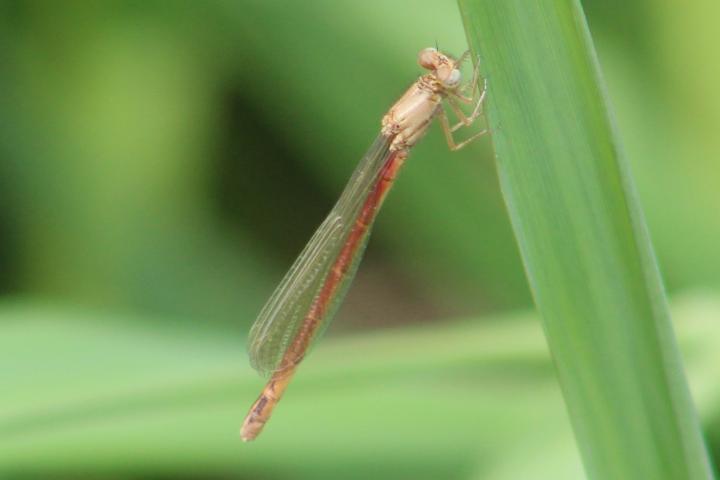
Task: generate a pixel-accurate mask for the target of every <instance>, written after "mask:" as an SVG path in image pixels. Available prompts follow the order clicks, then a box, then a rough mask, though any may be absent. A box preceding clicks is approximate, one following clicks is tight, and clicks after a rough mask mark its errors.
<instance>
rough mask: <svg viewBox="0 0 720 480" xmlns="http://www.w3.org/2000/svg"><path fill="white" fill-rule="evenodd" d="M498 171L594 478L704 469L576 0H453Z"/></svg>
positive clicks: (696, 474) (693, 473)
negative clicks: (475, 62)
mask: <svg viewBox="0 0 720 480" xmlns="http://www.w3.org/2000/svg"><path fill="white" fill-rule="evenodd" d="M460 7H461V11H462V13H463V17H464V20H465V23H466V30H467V33H468V37H469V39H470V43H471V46H472V47H473V50H474V51H476V52H480V53H481V56H480V58H481V68H482V70H483V72H484V73H486V74H487V76H488V83H489V96H488V102H487V118H488V122H489V124H490V128H491V130H492V132H493V134H492V138H493V144H494V147H495V152H496V157H497V165H498V173H499V176H500V182H501V186H502V190H503V195H504V197H505V201H506V204H507V206H508V210H509V213H510V217H511V221H512V224H513V229H514V230H515V235H516V238H517V241H518V244H519V247H520V250H521V253H522V257H523V261H524V264H525V268H526V271H527V276H528V280H529V282H530V285H531V289H532V291H533V295H534V298H535V303H536V305H537V307H538V310H539V311H540V313H541V314H542V318H543V327H544V330H545V333H546V336H547V339H548V344H549V346H550V348H551V351H552V354H553V358H554V361H555V364H556V368H557V371H558V375H559V380H560V384H561V387H562V389H563V393H564V397H565V400H566V403H567V406H568V410H569V413H570V417H571V420H572V423H573V427H574V430H575V435H576V437H577V440H578V444H579V448H580V450H581V453H582V456H583V460H584V463H585V467H586V471H587V473H588V475H589V476H590V477H591V478H654V479H664V478H667V479H671V478H673V479H675V478H693V479H694V478H697V479H700V478H712V474H711V473H710V466H709V462H708V459H707V454H706V451H705V447H704V444H703V441H702V436H701V434H700V430H699V426H698V422H697V419H696V415H695V412H694V407H693V405H692V401H691V399H690V396H689V393H688V389H687V385H686V380H685V377H684V373H683V369H682V362H681V360H680V356H679V353H678V350H677V347H676V345H675V340H674V335H673V332H672V327H671V323H670V317H669V314H668V311H667V306H666V300H665V295H664V292H663V289H662V284H661V280H660V275H659V273H658V270H657V266H656V263H655V258H654V254H653V252H652V248H651V245H650V242H649V237H648V234H647V232H646V229H645V224H644V219H643V217H642V214H641V211H640V208H639V204H638V201H637V199H636V195H635V193H634V187H633V186H632V182H631V179H630V174H629V170H628V168H627V166H626V165H625V159H624V158H623V152H622V148H621V147H620V142H619V140H618V135H617V133H616V132H615V129H614V127H613V124H612V121H611V118H610V114H609V109H608V107H607V101H606V99H605V95H604V92H603V91H602V87H601V85H602V83H601V81H600V74H599V68H598V65H597V60H596V58H595V53H594V49H593V46H592V42H591V40H590V36H589V33H588V30H587V26H586V23H585V19H584V16H583V13H582V10H581V7H580V6H579V4H578V3H577V2H526V1H520V0H512V1H504V2H494V1H490V0H460Z"/></svg>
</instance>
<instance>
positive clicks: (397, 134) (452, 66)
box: [240, 49, 486, 441]
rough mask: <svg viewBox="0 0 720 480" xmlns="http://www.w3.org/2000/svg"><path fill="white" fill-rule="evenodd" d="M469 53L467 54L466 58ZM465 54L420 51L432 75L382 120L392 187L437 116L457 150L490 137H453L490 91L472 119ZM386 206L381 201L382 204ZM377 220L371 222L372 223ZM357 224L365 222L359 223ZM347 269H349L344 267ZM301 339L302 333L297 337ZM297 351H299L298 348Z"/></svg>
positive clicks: (264, 412) (244, 433)
mask: <svg viewBox="0 0 720 480" xmlns="http://www.w3.org/2000/svg"><path fill="white" fill-rule="evenodd" d="M466 55H467V54H466ZM466 55H463V57H461V58H460V59H459V60H457V61H456V60H453V59H451V58H449V57H447V56H446V55H443V54H442V53H440V52H438V51H437V50H435V49H425V50H423V51H421V52H420V55H419V58H418V61H419V63H420V65H421V66H422V67H423V68H426V69H428V70H430V71H431V73H429V74H427V75H423V76H421V77H420V78H419V79H418V81H417V82H415V83H414V84H413V85H412V86H411V87H410V88H409V89H408V90H407V91H406V92H405V93H404V94H403V96H402V97H400V99H399V100H398V101H397V102H395V104H394V105H393V106H392V107H391V108H390V110H389V111H388V113H387V114H386V115H385V116H384V117H383V119H382V131H381V134H382V135H383V136H385V137H386V138H388V139H392V140H391V141H390V145H389V150H390V151H391V152H394V154H393V155H392V156H391V157H392V158H393V159H394V168H393V170H391V171H389V172H387V173H386V176H385V177H383V178H381V179H380V182H384V183H387V184H388V186H386V188H389V184H391V183H392V181H393V179H394V175H395V173H396V171H397V169H399V168H400V166H401V165H402V163H403V161H404V159H405V158H406V157H407V155H408V154H409V150H410V148H412V147H413V145H415V144H416V143H417V142H418V141H419V140H420V139H421V138H422V136H423V135H424V134H425V133H426V132H427V129H428V127H429V126H430V123H431V122H432V120H433V118H435V117H436V116H437V117H439V119H440V125H441V126H442V128H443V131H444V132H445V138H446V140H447V143H448V146H449V147H450V149H451V150H458V149H460V148H462V147H464V146H465V145H467V144H468V143H470V142H471V141H473V140H475V139H476V138H478V137H479V136H481V135H483V134H484V133H486V130H482V131H480V132H477V133H475V134H474V135H472V136H471V137H469V138H468V139H466V140H464V141H462V142H460V143H456V142H455V139H454V138H453V132H455V131H456V130H458V129H459V128H461V127H462V126H469V125H471V124H472V123H473V122H474V121H475V119H476V118H477V117H478V116H479V115H480V112H481V107H482V102H483V99H484V97H485V88H483V90H482V92H481V93H480V95H479V98H478V99H477V103H476V104H475V105H474V107H473V111H472V113H471V114H470V115H465V114H464V113H463V111H462V110H461V109H460V107H459V106H458V104H457V101H461V102H463V103H467V104H472V103H473V101H474V99H473V98H470V97H466V96H464V95H463V94H462V92H463V91H464V90H466V89H467V88H470V91H471V92H475V91H476V89H477V83H478V69H477V66H476V68H475V71H474V74H473V79H472V81H471V82H470V83H469V84H467V85H465V86H462V87H461V86H460V85H459V83H460V71H459V70H458V66H459V64H460V63H461V62H462V61H463V59H464V58H465V57H466ZM443 100H446V101H447V103H448V104H449V106H450V108H451V109H452V110H453V112H454V113H455V115H456V116H457V118H458V119H459V122H458V123H457V124H456V125H453V126H450V123H449V121H448V117H447V114H446V112H445V110H444V109H443V103H442V101H443ZM379 202H382V200H379ZM371 221H372V220H370V222H371ZM358 222H360V221H359V220H358ZM368 227H369V225H368V224H364V223H362V222H360V223H358V224H357V228H358V229H361V230H366V229H367V228H368ZM342 266H343V268H346V265H345V264H343V265H342ZM331 273H332V275H334V276H335V277H338V278H339V277H341V276H343V275H344V274H345V272H344V271H340V270H338V271H335V270H333V271H332V272H331ZM306 321H307V322H308V323H307V325H308V327H307V328H303V329H301V330H300V331H301V332H303V333H302V335H303V338H300V337H298V338H296V340H298V341H296V342H293V347H290V350H288V351H286V352H285V356H284V360H285V361H283V362H282V366H283V367H282V368H279V369H277V370H275V371H274V372H273V373H272V376H271V378H270V379H269V381H268V383H267V384H266V386H265V388H264V389H263V391H262V392H261V394H260V396H259V397H258V399H257V400H256V401H255V403H254V404H253V406H252V407H251V408H250V411H249V412H248V415H247V417H245V421H244V422H243V425H242V429H241V431H240V436H241V437H242V439H243V440H245V441H249V440H253V439H254V438H255V437H256V436H257V435H259V434H260V432H261V431H262V429H263V427H264V426H265V423H266V422H267V421H268V419H269V418H270V415H271V414H272V411H273V409H274V408H275V405H277V403H278V402H279V401H280V398H281V397H282V395H283V393H284V392H285V389H286V388H287V386H288V384H289V383H290V380H291V379H292V377H293V375H294V373H295V370H296V369H297V366H298V364H299V363H300V361H301V360H302V359H303V358H304V356H305V352H306V349H307V346H308V343H309V342H307V341H305V340H306V339H310V338H312V336H313V333H314V332H313V331H312V329H313V328H315V326H314V325H316V324H317V319H316V318H314V314H313V313H309V314H308V316H307V318H306ZM298 335H301V334H298ZM293 348H294V349H293Z"/></svg>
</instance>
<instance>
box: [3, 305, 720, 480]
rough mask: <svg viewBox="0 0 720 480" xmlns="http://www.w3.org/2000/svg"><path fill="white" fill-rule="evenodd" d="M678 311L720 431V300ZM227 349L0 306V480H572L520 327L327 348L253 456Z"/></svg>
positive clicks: (552, 403)
mask: <svg viewBox="0 0 720 480" xmlns="http://www.w3.org/2000/svg"><path fill="white" fill-rule="evenodd" d="M675 310H676V311H675V313H676V319H677V321H678V330H679V337H680V340H681V345H682V346H683V350H684V353H685V356H686V359H687V366H688V372H689V374H690V380H691V384H692V386H693V390H694V392H695V395H696V400H697V401H698V404H699V406H700V411H701V414H702V416H703V418H704V419H706V420H708V421H710V422H711V421H712V420H713V418H715V419H717V418H719V417H720V410H718V405H720V388H719V384H718V382H717V381H716V379H717V376H718V374H720V370H719V369H720V357H719V355H720V350H718V349H717V348H716V346H717V344H718V342H720V324H718V323H717V321H716V319H717V318H718V316H719V315H720V301H719V300H718V299H717V298H713V297H708V296H702V295H700V296H692V297H686V298H684V299H682V300H681V301H680V302H678V305H677V308H676V309H675ZM237 340H238V339H237V338H233V337H232V336H227V335H225V334H223V332H220V331H217V330H216V329H211V328H208V327H207V326H203V325H199V324H196V323H186V324H183V325H175V326H174V327H170V326H168V325H167V324H166V323H165V324H164V322H152V319H149V318H137V317H128V316H118V315H111V316H108V315H99V314H94V313H92V312H89V311H82V310H77V309H76V310H69V309H59V308H57V307H53V306H49V305H45V306H43V305H32V304H7V303H6V304H4V305H2V307H1V308H0V352H2V354H0V355H2V356H1V357H0V359H1V360H2V362H3V364H5V365H6V364H7V360H8V359H12V360H13V361H14V362H16V363H15V364H14V365H13V366H14V368H13V370H12V371H10V372H8V371H7V370H3V373H2V378H0V379H1V380H2V383H3V385H4V387H5V389H4V394H3V397H2V400H1V401H0V476H2V477H3V478H101V477H110V478H367V477H368V476H369V475H371V476H372V477H373V478H378V479H384V478H387V479H395V478H416V479H425V478H427V479H437V478H484V479H517V478H529V477H531V478H533V479H538V480H541V479H553V480H558V479H577V478H580V476H581V475H582V473H581V472H582V470H581V466H580V463H579V459H578V456H577V452H576V449H575V446H574V442H573V438H572V434H571V431H570V426H569V422H568V420H567V418H566V412H565V409H564V405H563V402H562V399H561V397H560V391H559V389H558V387H557V384H556V381H555V377H554V373H553V369H552V366H551V363H550V359H549V357H548V353H547V350H546V347H545V341H544V338H543V335H542V332H541V331H540V324H539V322H538V320H537V318H535V317H534V316H531V315H527V314H521V315H518V314H515V315H511V316H508V315H505V316H502V317H492V318H485V319H478V318H472V319H470V318H469V319H466V320H461V321H454V322H449V323H447V324H444V325H432V326H431V325H426V326H413V327H404V328H402V329H395V330H388V331H386V332H383V333H381V334H379V333H365V334H356V335H352V336H346V337H345V338H338V339H335V340H329V341H327V342H324V343H323V344H322V345H321V346H319V347H318V349H317V351H316V352H315V355H313V356H312V357H311V358H309V359H308V360H307V364H306V365H305V368H304V369H303V370H302V371H301V372H300V373H299V374H298V378H297V380H296V381H295V382H294V383H293V385H292V386H291V387H290V393H289V397H288V399H287V401H286V402H285V403H284V404H283V405H282V408H280V409H278V412H277V414H276V416H275V418H273V421H272V422H271V424H269V425H268V427H267V431H266V432H265V433H264V434H263V438H261V439H259V440H258V441H257V442H255V443H252V444H242V443H240V442H239V440H238V438H237V434H238V430H237V429H238V426H239V420H240V419H241V418H242V415H243V414H244V413H245V408H246V407H247V405H246V404H248V403H249V402H250V401H251V400H252V399H253V398H255V395H256V394H257V389H258V388H259V386H260V384H261V381H260V379H258V378H257V377H256V375H255V374H254V372H253V371H252V370H251V369H250V368H249V367H248V366H247V364H246V362H244V361H242V359H241V358H239V355H238V348H237ZM37 352H43V353H42V354H40V355H38V354H37ZM290 396H291V397H292V401H289V400H290ZM718 447H720V445H717V444H716V445H715V448H716V451H717V449H718ZM718 453H720V452H718Z"/></svg>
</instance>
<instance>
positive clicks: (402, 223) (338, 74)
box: [0, 0, 720, 479]
mask: <svg viewBox="0 0 720 480" xmlns="http://www.w3.org/2000/svg"><path fill="white" fill-rule="evenodd" d="M583 5H584V7H585V9H586V13H587V15H588V21H589V23H590V28H591V31H592V33H593V36H594V39H595V42H596V46H597V48H598V51H599V55H600V62H601V65H602V67H603V70H604V74H605V77H606V81H607V86H608V90H609V94H610V98H611V99H612V102H613V105H614V107H615V113H616V117H617V118H616V120H617V123H618V124H619V127H620V132H621V134H622V137H623V139H624V142H625V147H626V149H627V152H628V157H629V159H630V161H631V164H632V170H633V173H634V175H635V180H636V183H637V186H638V190H639V192H640V197H641V200H642V204H643V207H644V210H645V214H646V217H647V220H648V223H649V226H650V230H651V232H652V236H653V242H654V245H655V248H656V252H657V255H658V257H659V261H660V265H661V268H662V270H663V273H664V276H665V280H666V285H667V287H668V290H669V293H670V295H671V299H672V301H673V305H674V308H673V309H674V312H675V322H676V327H677V330H678V333H679V336H680V339H681V346H682V347H683V352H684V354H685V356H686V359H687V362H688V369H689V374H690V381H691V388H692V390H693V393H694V394H695V397H696V401H697V403H698V407H699V410H700V414H701V418H702V421H703V425H704V427H705V430H706V434H707V437H708V440H709V442H710V449H711V450H712V452H713V455H714V456H715V457H716V458H717V457H718V456H719V455H720V382H718V381H717V379H718V374H720V371H719V370H720V369H719V368H718V366H720V358H718V357H719V356H720V353H718V350H720V349H719V348H718V347H717V345H719V344H720V343H719V342H720V322H718V320H720V295H718V287H720V248H718V245H720V188H719V187H718V186H719V185H720V162H718V152H720V136H718V135H717V127H718V125H719V124H720V90H718V88H717V78H718V77H719V76H720V55H719V53H720V52H719V49H718V45H720V31H719V30H718V29H717V28H716V25H717V24H718V22H719V21H720V4H718V3H717V2H715V1H711V0H698V1H696V2H691V3H689V4H680V3H675V4H673V3H672V2H663V1H660V0H643V1H639V2H633V3H632V4H626V2H621V1H620V0H610V1H604V2H601V1H599V0H590V1H585V2H583ZM435 44H438V45H439V47H440V48H441V49H443V50H447V51H449V52H454V53H456V54H459V53H461V52H462V51H463V50H464V49H465V48H466V42H465V39H464V32H463V30H462V23H461V20H460V17H459V13H458V10H457V6H456V4H455V2H454V1H449V0H443V1H438V0H434V1H429V0H428V1H419V2H418V1H415V2H411V1H405V0H397V1H392V2H383V1H381V0H369V1H365V2H354V1H332V0H316V1H312V2H290V1H282V2H281V1H268V2H264V1H259V0H258V1H247V0H240V1H224V0H223V1H202V2H192V1H144V2H139V1H130V0H126V1H104V2H93V1H64V2H51V1H49V0H48V1H8V0H6V1H2V2H0V246H1V248H0V266H1V267H2V268H0V294H1V295H2V297H1V298H0V392H1V394H0V477H1V478H180V479H182V478H278V479H280V478H368V477H369V476H371V475H372V476H373V477H377V478H493V479H495V478H498V479H501V478H508V479H510V478H528V475H531V476H532V478H554V479H556V478H578V476H579V475H581V473H580V472H581V467H580V463H579V459H578V456H577V453H576V451H575V447H574V446H573V442H572V435H571V433H570V430H569V425H568V422H567V420H566V416H565V413H564V406H563V403H562V399H561V397H560V394H559V391H558V389H557V387H556V385H555V383H554V380H553V371H552V367H551V364H550V361H549V359H548V356H547V353H546V350H545V348H544V344H543V338H542V334H541V332H540V327H539V324H538V322H537V319H535V318H533V316H532V314H531V313H530V311H531V299H530V296H529V292H528V289H527V286H526V282H525V278H524V273H523V270H522V265H521V262H520V260H519V256H518V253H517V249H516V245H515V242H514V240H513V237H512V232H511V229H510V226H509V223H508V220H507V217H506V213H505V210H504V206H503V203H502V198H501V196H500V194H499V191H498V185H497V180H496V175H495V171H494V167H493V159H492V151H491V145H490V141H489V140H485V141H480V142H477V143H476V144H475V145H474V146H472V147H470V149H474V151H469V150H468V151H462V152H459V153H457V154H449V153H448V152H447V148H446V145H445V143H444V140H443V138H442V135H441V132H440V129H439V128H438V127H434V128H433V129H431V132H430V133H429V135H428V136H427V138H426V139H425V140H424V141H423V142H422V143H421V144H420V145H419V146H418V147H417V148H416V149H415V150H414V152H413V154H412V156H411V157H410V159H409V160H408V162H407V166H406V168H405V170H404V172H403V174H402V176H401V178H400V180H399V181H398V183H397V186H396V187H395V189H394V192H393V193H392V195H391V196H390V198H389V199H388V202H387V203H386V205H385V207H384V208H383V212H382V213H381V215H380V217H379V219H378V223H377V225H376V228H375V232H374V233H373V238H372V240H371V242H370V247H369V249H368V252H367V255H366V258H365V261H364V262H363V264H362V266H361V268H360V272H359V274H358V277H357V279H356V281H355V283H354V285H353V287H352V289H351V291H350V293H349V295H348V298H347V301H346V302H345V305H344V306H343V308H342V309H341V310H340V312H339V314H338V318H337V319H336V321H335V324H334V325H333V327H332V328H331V331H330V333H329V335H328V337H329V338H328V339H326V341H325V342H323V345H321V346H320V347H319V348H318V349H317V351H316V352H315V353H314V354H313V355H312V356H311V357H310V358H309V359H308V361H307V362H306V363H305V366H304V367H303V368H302V369H301V373H300V374H299V375H298V378H297V381H296V383H295V384H293V386H292V387H290V390H289V393H288V396H287V398H286V400H285V401H284V402H283V403H282V405H281V406H280V407H279V409H278V412H277V415H276V418H274V419H273V421H272V422H271V423H270V424H269V426H268V428H267V431H266V432H265V433H264V434H263V436H262V437H261V438H260V439H259V440H258V442H257V443H255V444H251V445H244V444H241V443H240V441H239V438H238V436H237V430H238V426H239V424H240V422H241V420H242V418H243V416H244V414H245V411H246V409H247V408H248V407H249V405H250V404H251V403H252V401H253V400H254V399H255V397H256V395H257V393H258V392H259V389H260V388H261V386H262V379H260V378H259V377H257V376H256V375H255V374H254V373H253V372H252V371H251V370H250V368H249V366H248V365H247V359H246V356H245V352H244V345H245V335H246V332H247V330H248V328H249V326H250V324H251V323H252V321H253V320H254V317H255V315H256V314H257V312H258V311H259V309H260V307H261V306H262V304H263V303H264V302H265V300H266V299H267V297H268V296H269V295H270V293H271V292H272V289H273V287H274V286H275V284H276V283H277V282H278V281H279V280H280V278H281V277H282V275H283V274H284V272H285V270H286V269H287V267H288V266H289V265H290V263H291V262H292V260H293V259H294V257H295V255H297V253H298V252H299V251H300V249H301V248H302V247H303V246H304V244H305V242H306V241H307V240H308V239H309V237H310V236H311V234H312V232H313V231H314V229H315V228H316V227H317V226H318V224H319V223H320V222H321V221H322V219H323V218H324V216H325V214H326V213H327V212H328V210H329V209H330V207H331V206H332V204H333V202H334V200H335V199H336V198H337V196H338V195H339V193H340V191H341V190H342V188H343V187H344V184H345V181H346V180H347V179H348V177H349V175H350V173H351V171H352V169H353V168H354V166H355V164H356V162H357V161H358V160H359V159H360V157H361V156H362V154H363V153H364V151H365V149H366V148H367V147H368V146H369V144H370V143H371V141H372V140H373V139H374V137H375V136H376V135H377V133H378V130H379V121H380V118H381V116H382V115H383V114H384V112H385V110H386V109H387V108H388V106H389V105H390V104H391V103H392V102H393V101H394V100H395V99H396V97H397V96H398V95H399V94H401V93H402V91H403V90H404V89H405V88H406V87H407V85H408V84H409V83H410V82H412V81H413V80H414V78H415V76H417V75H418V74H419V68H418V67H417V66H416V65H415V57H416V54H417V51H418V50H419V49H420V48H423V47H426V46H432V45H435ZM478 155H484V158H485V161H482V162H478V161H477V160H476V158H477V156H478Z"/></svg>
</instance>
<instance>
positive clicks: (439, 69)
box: [418, 48, 461, 88]
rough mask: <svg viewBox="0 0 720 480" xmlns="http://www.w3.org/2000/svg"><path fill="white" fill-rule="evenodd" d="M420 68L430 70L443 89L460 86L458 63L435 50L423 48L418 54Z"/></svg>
mask: <svg viewBox="0 0 720 480" xmlns="http://www.w3.org/2000/svg"><path fill="white" fill-rule="evenodd" d="M418 63H419V64H420V66H421V67H423V68H425V69H427V70H430V71H432V72H433V73H434V75H435V77H436V78H437V79H438V81H439V82H440V83H441V84H442V86H443V87H445V88H455V87H457V86H458V85H459V84H460V78H461V75H460V70H459V69H458V68H457V67H458V66H459V65H458V63H459V62H456V61H455V60H454V59H452V58H451V57H449V56H447V55H445V54H444V53H441V52H439V51H438V50H437V49H435V48H425V49H423V50H420V53H419V54H418Z"/></svg>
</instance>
